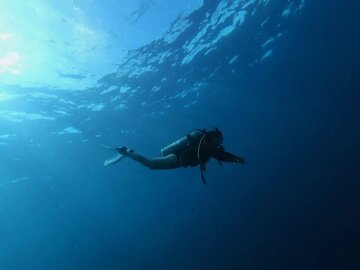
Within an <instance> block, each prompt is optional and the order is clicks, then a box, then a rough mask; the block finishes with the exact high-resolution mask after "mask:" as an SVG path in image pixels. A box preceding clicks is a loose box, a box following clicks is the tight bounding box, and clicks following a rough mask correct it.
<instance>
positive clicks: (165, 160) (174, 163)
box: [121, 151, 179, 170]
mask: <svg viewBox="0 0 360 270" xmlns="http://www.w3.org/2000/svg"><path fill="white" fill-rule="evenodd" d="M121 154H123V155H124V156H126V157H128V158H131V159H133V160H135V161H137V162H140V163H141V164H143V165H144V166H146V167H149V168H150V169H152V170H164V169H174V168H177V167H179V164H178V160H177V156H176V155H174V154H171V155H168V156H166V157H158V158H146V157H144V156H142V155H139V154H137V153H135V152H133V151H126V152H124V153H121Z"/></svg>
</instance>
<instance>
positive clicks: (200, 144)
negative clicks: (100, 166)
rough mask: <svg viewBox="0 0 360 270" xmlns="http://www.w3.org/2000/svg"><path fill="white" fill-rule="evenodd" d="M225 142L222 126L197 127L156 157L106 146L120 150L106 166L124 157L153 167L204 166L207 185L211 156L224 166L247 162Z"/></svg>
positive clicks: (203, 179)
mask: <svg viewBox="0 0 360 270" xmlns="http://www.w3.org/2000/svg"><path fill="white" fill-rule="evenodd" d="M222 143H223V136H222V133H221V131H220V130H219V129H218V128H215V129H214V130H211V131H206V130H205V129H195V130H194V131H193V132H191V133H190V134H188V135H186V136H185V137H183V138H181V139H179V140H177V141H175V142H173V143H171V144H170V145H168V146H166V147H164V148H163V149H161V154H162V156H161V157H156V158H147V157H144V156H142V155H140V154H137V153H135V152H134V150H131V149H128V148H127V147H125V146H124V147H120V148H115V149H113V148H110V147H107V146H104V145H103V146H104V147H106V148H107V149H109V150H113V151H116V152H117V154H116V155H115V156H114V157H112V158H110V159H108V160H106V161H105V162H104V165H105V166H107V165H110V164H114V163H116V162H118V161H120V160H122V159H123V158H124V157H128V158H130V159H132V160H135V161H137V162H139V163H141V164H143V165H144V166H146V167H149V168H150V169H153V170H165V169H175V168H180V167H189V166H191V167H194V166H197V165H200V171H201V179H202V181H203V183H204V184H205V183H206V181H205V177H204V171H205V169H206V168H205V164H206V163H207V162H208V161H209V160H210V158H214V159H217V160H218V162H219V164H220V165H222V163H221V162H222V161H224V162H234V163H240V164H244V163H245V159H244V158H243V157H240V156H236V155H234V154H232V153H229V152H226V151H225V147H224V146H223V145H222Z"/></svg>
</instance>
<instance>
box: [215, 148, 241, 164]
mask: <svg viewBox="0 0 360 270" xmlns="http://www.w3.org/2000/svg"><path fill="white" fill-rule="evenodd" d="M214 158H216V159H218V160H220V161H225V162H235V163H241V164H244V163H245V158H243V157H239V156H236V155H234V154H232V153H229V152H226V151H225V150H224V148H219V149H218V151H216V154H215V156H214Z"/></svg>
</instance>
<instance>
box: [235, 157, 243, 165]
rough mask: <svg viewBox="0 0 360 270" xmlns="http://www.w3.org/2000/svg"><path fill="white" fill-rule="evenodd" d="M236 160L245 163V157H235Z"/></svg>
mask: <svg viewBox="0 0 360 270" xmlns="http://www.w3.org/2000/svg"><path fill="white" fill-rule="evenodd" d="M234 162H235V163H240V164H245V158H243V157H236V158H235V159H234Z"/></svg>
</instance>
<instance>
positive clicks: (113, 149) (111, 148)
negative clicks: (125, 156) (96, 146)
mask: <svg viewBox="0 0 360 270" xmlns="http://www.w3.org/2000/svg"><path fill="white" fill-rule="evenodd" d="M100 146H101V147H102V148H105V149H107V150H110V151H114V152H117V151H118V150H117V148H115V147H111V146H108V145H105V144H100Z"/></svg>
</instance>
